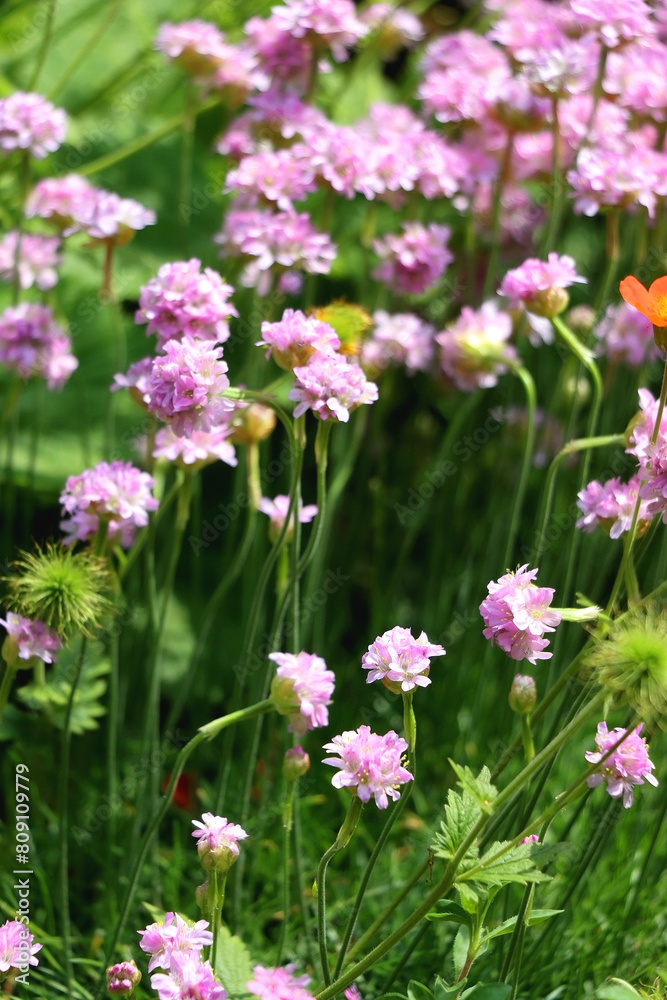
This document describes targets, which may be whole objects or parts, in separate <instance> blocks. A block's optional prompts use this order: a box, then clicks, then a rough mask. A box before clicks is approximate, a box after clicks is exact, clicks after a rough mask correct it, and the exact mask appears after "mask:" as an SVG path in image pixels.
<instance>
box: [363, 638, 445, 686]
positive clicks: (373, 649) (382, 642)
mask: <svg viewBox="0 0 667 1000" xmlns="http://www.w3.org/2000/svg"><path fill="white" fill-rule="evenodd" d="M444 655H445V650H444V649H443V647H442V646H439V645H437V644H436V643H431V642H429V640H428V638H427V635H426V632H422V633H421V635H420V636H419V638H418V639H415V638H414V637H413V635H412V632H411V631H410V629H407V628H401V627H400V626H399V625H396V626H395V627H394V628H392V629H390V630H389V631H388V632H384V633H383V635H380V636H378V637H377V639H376V640H375V642H374V643H372V645H370V646H369V647H368V652H367V653H364V655H363V657H362V659H361V665H362V667H363V668H364V670H368V671H370V672H369V674H368V676H367V677H366V683H367V684H370V683H372V681H376V680H381V681H382V682H383V684H386V686H387V687H389V688H390V690H392V691H396V692H398V691H413V690H414V688H415V686H417V687H428V685H429V684H430V683H431V679H430V677H429V676H428V672H429V668H430V666H431V661H430V659H429V657H431V656H444ZM388 682H389V683H388Z"/></svg>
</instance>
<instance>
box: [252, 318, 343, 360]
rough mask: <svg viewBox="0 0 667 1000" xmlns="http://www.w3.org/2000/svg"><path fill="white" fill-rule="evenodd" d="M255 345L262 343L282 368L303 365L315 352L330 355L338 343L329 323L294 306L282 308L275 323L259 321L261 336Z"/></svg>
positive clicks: (261, 345)
mask: <svg viewBox="0 0 667 1000" xmlns="http://www.w3.org/2000/svg"><path fill="white" fill-rule="evenodd" d="M256 346H257V347H266V356H267V358H268V357H269V355H272V356H273V360H274V361H275V362H276V364H277V365H279V366H280V367H281V368H284V369H285V370H286V371H292V370H293V369H294V368H295V367H297V366H298V365H305V364H307V363H308V359H309V358H310V357H311V356H312V355H313V354H315V353H316V352H319V353H320V354H328V355H334V354H335V353H336V352H337V351H338V348H339V347H340V340H339V338H338V334H337V333H336V331H335V330H334V328H333V327H332V326H330V325H329V324H328V323H324V322H322V320H319V319H315V317H313V316H306V315H304V313H302V312H301V311H300V310H298V309H286V310H285V312H284V313H283V315H282V319H280V320H279V321H278V322H277V323H269V322H264V323H262V339H261V340H258V341H257V345H256Z"/></svg>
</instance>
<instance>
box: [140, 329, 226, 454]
mask: <svg viewBox="0 0 667 1000" xmlns="http://www.w3.org/2000/svg"><path fill="white" fill-rule="evenodd" d="M163 351H164V354H161V355H158V357H156V358H155V360H154V361H153V367H152V370H151V377H150V388H149V400H148V409H149V410H150V411H151V412H152V413H155V415H156V416H157V417H159V418H160V419H161V420H164V421H166V422H167V423H169V424H170V425H171V429H172V430H173V432H174V433H175V434H177V435H178V436H179V437H182V436H185V437H188V436H189V435H190V434H191V433H192V432H193V431H197V430H202V431H210V430H211V429H212V428H213V427H214V426H215V425H216V424H219V423H222V422H223V421H224V419H225V417H226V415H228V414H229V413H231V412H232V410H233V404H232V403H231V402H230V401H229V400H226V399H222V398H221V397H220V393H221V392H223V391H224V390H225V389H228V388H229V379H228V378H227V375H226V372H227V363H226V362H225V361H222V360H221V359H220V357H219V355H218V348H217V347H216V346H215V345H213V344H212V343H211V341H210V340H194V339H193V338H192V337H183V338H182V339H181V340H168V341H166V343H165V344H163Z"/></svg>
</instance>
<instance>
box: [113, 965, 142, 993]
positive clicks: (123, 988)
mask: <svg viewBox="0 0 667 1000" xmlns="http://www.w3.org/2000/svg"><path fill="white" fill-rule="evenodd" d="M140 982H141V973H140V972H139V969H138V968H137V966H136V965H135V963H134V962H118V963H117V964H116V965H110V966H109V968H108V969H107V991H108V992H109V993H110V994H111V996H113V997H131V996H132V994H133V993H134V990H135V988H136V987H137V986H138V985H139V983H140Z"/></svg>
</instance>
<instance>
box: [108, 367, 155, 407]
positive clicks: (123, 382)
mask: <svg viewBox="0 0 667 1000" xmlns="http://www.w3.org/2000/svg"><path fill="white" fill-rule="evenodd" d="M154 361H155V358H154V357H153V356H152V355H149V357H147V358H142V359H141V361H135V362H134V364H132V365H130V367H129V368H128V369H127V371H126V373H125V374H124V375H122V374H120V373H119V374H118V375H114V377H113V385H112V386H111V387H110V391H111V392H118V390H119V389H129V390H130V395H131V396H132V398H133V399H134V401H135V403H138V404H139V405H140V406H148V403H149V402H150V398H151V374H152V372H153V362H154Z"/></svg>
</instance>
